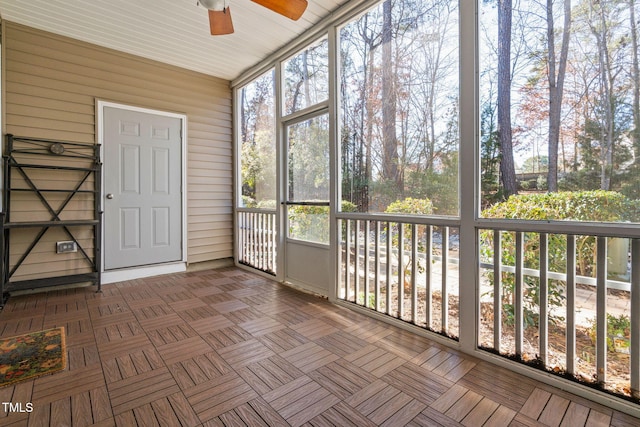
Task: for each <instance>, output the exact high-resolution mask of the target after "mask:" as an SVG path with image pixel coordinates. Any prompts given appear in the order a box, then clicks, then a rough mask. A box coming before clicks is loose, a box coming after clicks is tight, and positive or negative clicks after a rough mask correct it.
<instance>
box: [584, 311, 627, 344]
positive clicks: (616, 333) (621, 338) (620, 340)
mask: <svg viewBox="0 0 640 427" xmlns="http://www.w3.org/2000/svg"><path fill="white" fill-rule="evenodd" d="M589 322H590V323H591V326H590V327H589V337H590V338H591V341H593V342H596V336H597V329H598V322H597V321H596V319H590V320H589ZM630 337H631V320H630V319H629V316H627V315H626V314H621V315H620V316H618V317H616V316H614V315H612V314H610V313H607V348H608V349H609V351H611V352H613V351H618V352H621V353H626V352H628V351H629V338H630Z"/></svg>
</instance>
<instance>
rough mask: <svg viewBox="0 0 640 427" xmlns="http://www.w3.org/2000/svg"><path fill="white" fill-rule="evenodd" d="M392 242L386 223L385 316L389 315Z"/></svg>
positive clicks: (389, 227) (389, 224)
mask: <svg viewBox="0 0 640 427" xmlns="http://www.w3.org/2000/svg"><path fill="white" fill-rule="evenodd" d="M392 241H393V231H392V229H391V222H387V242H386V243H387V292H386V294H385V295H386V297H387V310H386V311H387V314H388V315H391V280H392V279H391V275H392V273H393V268H392V265H391V246H392Z"/></svg>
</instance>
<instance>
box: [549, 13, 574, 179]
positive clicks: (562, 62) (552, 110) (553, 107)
mask: <svg viewBox="0 0 640 427" xmlns="http://www.w3.org/2000/svg"><path fill="white" fill-rule="evenodd" d="M570 37H571V0H564V29H563V32H562V47H561V49H560V59H559V60H558V71H557V74H556V54H555V33H554V23H553V0H547V51H548V58H547V60H548V66H549V70H548V79H549V153H548V156H549V169H548V171H547V188H548V190H549V191H558V145H559V142H560V120H561V116H562V94H563V88H564V77H565V73H566V70H567V57H568V56H569V38H570Z"/></svg>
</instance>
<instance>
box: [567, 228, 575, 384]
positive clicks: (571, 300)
mask: <svg viewBox="0 0 640 427" xmlns="http://www.w3.org/2000/svg"><path fill="white" fill-rule="evenodd" d="M566 334H567V372H568V373H569V374H571V375H573V374H575V372H576V368H575V366H576V236H574V235H568V236H567V331H566Z"/></svg>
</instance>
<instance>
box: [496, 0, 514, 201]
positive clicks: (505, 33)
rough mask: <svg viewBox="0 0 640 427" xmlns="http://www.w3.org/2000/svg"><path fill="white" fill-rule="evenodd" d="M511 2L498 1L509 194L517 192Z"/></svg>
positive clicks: (501, 129) (503, 164) (501, 139)
mask: <svg viewBox="0 0 640 427" xmlns="http://www.w3.org/2000/svg"><path fill="white" fill-rule="evenodd" d="M511 3H512V0H498V143H499V144H500V155H501V161H500V180H501V181H502V187H503V189H504V195H505V196H506V197H508V196H511V195H512V194H517V193H518V183H517V181H516V171H515V163H514V160H513V141H512V135H511V14H512V8H511Z"/></svg>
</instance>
